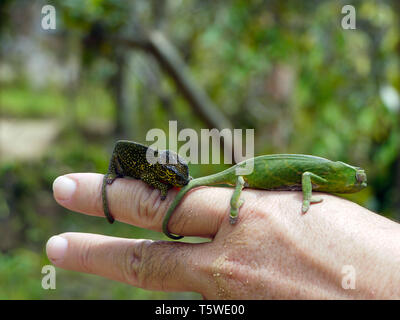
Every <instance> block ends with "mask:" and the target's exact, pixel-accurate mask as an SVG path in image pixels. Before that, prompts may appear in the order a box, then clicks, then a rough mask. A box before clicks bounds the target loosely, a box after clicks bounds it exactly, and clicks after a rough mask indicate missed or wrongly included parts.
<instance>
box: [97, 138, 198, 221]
mask: <svg viewBox="0 0 400 320" xmlns="http://www.w3.org/2000/svg"><path fill="white" fill-rule="evenodd" d="M148 151H151V154H153V155H154V157H155V159H156V160H157V161H156V162H155V163H151V162H149V161H148V159H147V152H148ZM120 177H131V178H135V179H141V180H143V181H144V182H146V183H147V184H148V185H150V186H153V187H154V188H156V189H159V190H160V191H161V200H164V199H165V198H166V196H167V193H168V190H169V189H170V188H171V187H173V186H175V187H183V186H185V185H186V184H187V183H188V182H189V180H190V176H189V169H188V166H187V164H186V162H185V161H184V160H183V159H182V158H181V157H179V156H178V155H177V154H176V153H174V152H172V151H169V150H161V151H156V150H153V149H150V148H149V147H147V146H145V145H142V144H140V143H137V142H132V141H127V140H119V141H117V142H116V144H115V147H114V151H113V153H112V156H111V160H110V165H109V167H108V172H107V174H105V175H104V178H103V186H102V198H103V209H104V214H105V216H106V217H107V219H108V221H109V222H110V223H113V222H114V218H113V216H112V215H111V213H110V210H109V208H108V201H107V190H106V186H107V185H108V184H112V183H113V182H114V180H115V179H116V178H120Z"/></svg>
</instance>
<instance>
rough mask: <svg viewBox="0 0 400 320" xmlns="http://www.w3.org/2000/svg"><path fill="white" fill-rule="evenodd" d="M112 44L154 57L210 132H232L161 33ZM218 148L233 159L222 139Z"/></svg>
mask: <svg viewBox="0 0 400 320" xmlns="http://www.w3.org/2000/svg"><path fill="white" fill-rule="evenodd" d="M113 40H114V42H116V43H117V44H123V45H126V46H128V47H130V48H134V49H142V50H145V51H148V52H149V53H151V54H153V55H154V57H155V58H156V59H157V61H158V62H159V64H160V65H161V67H162V68H163V69H164V71H165V72H166V73H167V74H168V75H169V76H170V77H171V78H172V79H173V80H174V82H175V85H176V87H177V89H178V90H179V91H180V92H181V93H182V95H183V96H184V97H185V99H186V100H187V101H188V102H189V104H190V106H191V107H192V109H193V110H194V112H195V113H196V114H197V115H198V116H199V117H200V118H201V119H202V120H203V121H204V122H205V123H206V125H207V126H208V127H209V128H210V129H211V128H216V129H218V130H222V129H224V128H233V126H232V123H231V122H230V121H229V120H228V118H226V117H225V115H224V114H223V113H222V112H221V111H220V110H219V109H218V108H217V106H216V105H214V103H213V102H212V101H211V99H210V98H209V97H208V95H207V94H206V93H205V91H204V90H203V89H202V88H201V87H199V86H197V85H196V82H195V81H194V80H193V78H192V76H191V74H190V73H189V71H188V69H187V67H186V64H185V62H184V61H183V59H182V58H181V56H180V55H179V53H178V52H177V50H176V49H175V47H174V46H173V45H172V44H171V43H170V42H169V41H168V39H166V38H165V37H164V35H163V34H162V33H160V32H156V31H155V32H152V33H150V34H149V36H148V37H147V38H144V37H142V38H137V39H132V38H129V39H127V38H118V39H116V38H114V39H113ZM221 146H222V147H226V148H228V150H232V155H233V154H234V145H233V144H232V141H226V140H224V139H223V137H222V139H221ZM233 159H234V157H233Z"/></svg>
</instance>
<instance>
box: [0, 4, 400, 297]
mask: <svg viewBox="0 0 400 320" xmlns="http://www.w3.org/2000/svg"><path fill="white" fill-rule="evenodd" d="M52 3H53V5H54V6H55V7H56V10H57V30H56V31H55V32H52V33H51V34H47V33H46V32H44V31H40V30H39V31H38V30H36V29H37V28H38V26H39V25H40V18H41V17H40V8H41V6H42V5H43V4H44V3H43V2H42V1H23V0H15V1H5V2H2V3H1V6H0V13H1V14H2V17H1V18H0V21H2V23H1V25H0V26H1V28H0V38H2V39H3V46H2V47H1V48H0V56H1V57H2V58H3V60H4V62H2V63H1V68H0V76H1V77H0V85H1V87H2V90H1V91H0V115H1V117H2V119H3V120H4V119H5V120H7V119H11V118H13V119H14V118H18V119H31V118H40V119H47V118H52V119H53V118H56V119H58V120H59V121H60V123H62V126H61V130H60V134H59V135H58V136H57V139H56V141H54V143H52V145H51V146H50V147H49V148H48V149H47V151H46V152H45V153H44V154H43V155H42V157H41V158H40V159H33V160H31V161H30V160H15V159H13V160H3V161H0V238H1V242H0V249H1V253H0V298H1V299H10V298H16V299H29V298H33V299H44V298H50V299H60V298H79V299H110V298H120V299H158V298H198V297H199V296H198V295H195V294H171V293H161V292H150V291H145V290H141V289H137V288H132V287H129V286H127V285H124V284H119V283H115V282H112V281H109V280H106V279H101V278H99V277H96V276H92V275H84V274H77V273H74V272H68V271H63V270H58V269H57V290H54V291H46V290H43V289H42V288H41V273H40V271H41V267H42V266H43V265H45V264H48V263H49V262H48V260H47V257H46V255H45V252H44V248H45V243H46V241H47V240H48V238H50V237H51V236H52V235H54V234H58V233H61V232H65V231H79V232H92V233H100V234H108V235H114V236H120V237H135V238H152V239H163V237H162V236H161V235H160V234H158V233H155V232H151V231H147V230H142V229H140V228H136V227H132V226H126V225H123V224H121V223H116V224H115V225H112V226H110V225H108V224H107V223H105V220H104V219H101V218H95V217H88V216H84V215H80V214H74V213H70V212H68V210H66V209H63V208H61V207H60V206H59V205H57V204H56V203H55V201H54V200H53V198H52V183H53V181H54V179H55V178H56V177H57V176H59V175H62V174H66V173H70V172H100V173H103V172H105V171H106V168H107V166H108V161H109V156H110V152H111V150H112V147H113V142H114V140H116V139H117V138H118V139H120V138H126V139H130V140H135V141H140V142H145V136H146V132H147V131H148V130H149V129H151V128H161V129H164V130H166V131H167V130H168V120H178V127H179V128H178V129H181V128H186V127H190V128H194V129H196V130H197V131H198V132H199V130H200V129H201V128H204V127H205V125H204V122H203V121H202V120H201V119H200V118H199V117H197V116H196V114H195V113H194V112H193V109H192V107H191V106H190V104H189V103H188V102H187V101H186V100H185V99H184V98H183V97H182V96H181V95H180V94H179V90H177V88H176V87H175V85H174V83H173V80H171V78H170V77H169V76H168V75H167V74H166V73H165V72H164V71H163V70H162V69H161V68H160V66H159V65H158V63H157V61H156V59H155V57H154V56H152V55H151V54H149V53H147V52H146V51H143V50H138V49H135V48H130V47H127V46H124V45H122V44H121V45H115V44H114V43H113V42H112V39H113V38H116V37H125V38H128V39H129V38H136V37H137V36H138V35H139V36H140V35H143V34H144V35H145V34H146V32H149V31H151V30H155V29H157V30H159V31H161V32H163V33H164V35H165V36H166V37H167V38H168V39H169V40H170V41H171V42H172V43H173V44H174V45H175V46H176V48H177V51H178V52H179V53H180V55H181V56H182V57H183V59H184V61H185V63H186V65H187V67H188V70H189V71H190V72H191V74H192V75H193V78H194V79H195V81H196V84H197V85H198V86H199V87H201V88H204V89H205V91H206V92H207V94H208V95H209V96H210V98H211V99H212V100H213V101H214V103H215V104H216V105H217V106H218V108H219V109H220V110H221V111H222V112H223V113H224V114H225V115H226V116H227V117H228V118H229V120H230V121H231V122H232V124H233V127H234V128H243V129H245V128H254V129H255V149H256V155H260V154H268V153H304V154H315V155H319V156H323V157H327V158H330V159H335V160H342V161H345V162H348V163H351V164H357V165H360V166H362V167H364V168H365V169H366V170H367V173H368V179H369V188H368V189H366V190H365V191H363V192H361V193H358V194H354V195H349V196H346V197H348V198H349V199H351V200H353V201H356V202H358V203H360V204H362V205H364V206H367V207H368V208H370V209H372V210H375V211H377V212H379V213H382V214H384V215H386V216H388V217H391V218H394V219H399V218H400V196H399V194H400V157H399V147H400V129H399V120H400V118H399V117H400V116H399V112H400V110H399V109H400V106H399V105H398V104H397V106H396V104H395V102H396V101H395V100H396V99H395V98H393V97H392V98H391V96H390V94H388V92H389V93H390V92H393V90H394V92H397V97H398V92H399V90H400V61H399V48H400V23H399V21H400V19H399V18H400V17H399V15H400V10H399V9H400V6H399V5H398V3H397V2H396V1H374V0H365V1H353V5H354V6H355V7H356V12H357V29H356V30H344V29H342V28H341V25H340V21H341V18H342V17H343V15H342V14H341V8H342V6H343V5H345V4H347V3H346V2H345V1H312V0H309V1H301V2H300V1H295V0H292V1H277V0H275V1H244V0H235V1H230V2H222V1H200V0H189V1H174V0H168V1H155V0H153V1H145V0H143V1H134V2H128V1H123V0H96V1H84V2H82V1H79V0H70V1H52ZM25 15H26V17H30V19H28V18H27V19H26V20H25V24H24V23H22V24H21V23H20V21H21V20H18V19H17V18H20V17H21V16H25ZM3 16H4V19H3ZM6 18H7V19H6ZM32 25H34V26H35V27H34V28H32V27H30V26H32ZM35 28H36V29H35ZM30 29H31V32H29V30H30ZM32 30H33V31H32ZM35 30H36V31H35ZM29 37H31V38H34V39H36V40H35V41H36V42H35V43H36V45H38V46H40V52H36V54H43V52H45V53H46V57H49V56H50V57H54V59H55V61H57V62H58V64H60V65H63V66H66V67H65V68H64V69H63V70H64V71H63V72H64V73H68V72H70V70H71V69H73V68H76V69H77V70H78V71H77V72H76V73H75V76H73V75H72V76H71V75H70V76H69V77H66V78H67V79H68V80H66V81H64V82H62V81H58V82H57V81H52V80H51V79H50V80H49V81H48V82H45V83H44V84H43V85H41V86H39V87H38V85H37V83H36V82H35V81H32V78H31V77H30V76H29V74H28V73H27V71H26V68H24V66H25V64H24V63H25V61H26V59H27V58H26V57H27V54H29V52H28V53H26V52H25V54H23V53H22V54H20V51H21V50H20V49H18V48H17V49H16V48H14V47H13V46H15V47H18V46H20V44H21V43H26V42H29V41H28V40H27V38H29ZM31 38H30V39H31ZM25 50H28V49H25ZM24 59H25V60H24ZM118 59H123V60H122V61H123V66H122V68H121V65H120V64H119V62H118V61H120V60H118ZM71 61H72V64H70V63H71ZM74 63H75V64H74ZM5 66H8V67H9V68H11V69H12V70H13V76H12V77H5V76H4V70H7V68H5ZM50 67H51V65H50ZM50 67H49V68H50ZM2 70H3V71H2ZM46 72H47V73H49V74H51V73H52V72H54V73H56V72H55V71H53V69H51V68H50V69H45V70H43V73H46ZM2 74H3V76H2ZM119 81H121V82H122V85H121V86H120V87H118V86H117V85H116V84H118V83H119ZM121 88H122V89H123V90H122V93H121V90H120V89H121ZM388 88H389V89H388ZM388 90H389V91H388ZM390 90H391V91H390ZM121 95H122V97H123V99H122V100H123V101H125V105H121V101H120V100H119V98H120V97H121ZM392 96H393V94H392ZM390 98H391V99H390ZM393 99H394V102H393ZM397 99H398V98H397ZM118 114H122V118H124V119H125V120H126V122H127V125H125V129H124V131H123V134H118V132H121V131H118V130H116V128H117V127H118V121H117V120H118ZM2 134H3V135H4V134H6V133H4V132H3V133H2ZM9 139H12V137H9ZM0 156H1V155H0ZM223 167H224V166H223V165H191V166H190V170H191V174H192V175H193V176H195V177H196V176H200V175H205V174H209V173H212V172H216V171H218V170H220V169H221V168H223Z"/></svg>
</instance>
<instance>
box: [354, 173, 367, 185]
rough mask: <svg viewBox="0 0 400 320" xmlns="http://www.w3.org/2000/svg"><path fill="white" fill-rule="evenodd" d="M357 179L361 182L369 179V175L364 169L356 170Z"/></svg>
mask: <svg viewBox="0 0 400 320" xmlns="http://www.w3.org/2000/svg"><path fill="white" fill-rule="evenodd" d="M356 180H357V181H358V182H360V183H361V182H365V181H367V175H366V174H365V172H364V170H357V171H356Z"/></svg>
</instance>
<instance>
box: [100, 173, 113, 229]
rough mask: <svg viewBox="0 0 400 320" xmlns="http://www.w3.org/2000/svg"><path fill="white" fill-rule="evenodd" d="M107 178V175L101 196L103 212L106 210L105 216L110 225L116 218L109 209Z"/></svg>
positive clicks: (104, 178)
mask: <svg viewBox="0 0 400 320" xmlns="http://www.w3.org/2000/svg"><path fill="white" fill-rule="evenodd" d="M107 178H108V174H105V175H104V177H103V185H102V188H101V194H102V198H103V210H104V215H105V216H106V217H107V220H108V222H109V223H113V222H114V217H113V216H112V215H111V213H110V209H109V208H108V201H107V188H106V187H107Z"/></svg>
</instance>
